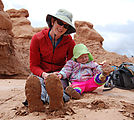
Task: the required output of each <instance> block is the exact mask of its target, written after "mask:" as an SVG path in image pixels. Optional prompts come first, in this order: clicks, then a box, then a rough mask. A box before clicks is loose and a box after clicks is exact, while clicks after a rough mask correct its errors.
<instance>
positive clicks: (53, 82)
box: [45, 74, 64, 111]
mask: <svg viewBox="0 0 134 120" xmlns="http://www.w3.org/2000/svg"><path fill="white" fill-rule="evenodd" d="M45 85H46V90H47V93H48V96H49V109H50V111H54V110H59V109H62V108H63V104H64V102H63V86H62V83H61V80H60V79H59V78H58V77H57V75H55V74H50V75H48V77H47V78H46V80H45Z"/></svg>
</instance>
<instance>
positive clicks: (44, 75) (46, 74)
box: [42, 72, 49, 80]
mask: <svg viewBox="0 0 134 120" xmlns="http://www.w3.org/2000/svg"><path fill="white" fill-rule="evenodd" d="M48 75H49V73H46V72H43V73H42V77H43V78H44V80H45V79H46V78H47V76H48Z"/></svg>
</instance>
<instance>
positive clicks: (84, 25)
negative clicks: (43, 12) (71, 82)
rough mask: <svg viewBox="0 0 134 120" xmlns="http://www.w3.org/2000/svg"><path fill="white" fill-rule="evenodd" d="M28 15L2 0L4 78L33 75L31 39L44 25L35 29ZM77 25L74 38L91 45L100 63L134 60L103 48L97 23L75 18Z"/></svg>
mask: <svg viewBox="0 0 134 120" xmlns="http://www.w3.org/2000/svg"><path fill="white" fill-rule="evenodd" d="M28 16H29V13H28V10H26V9H20V10H15V9H10V10H7V11H4V5H3V3H2V1H1V0H0V78H11V77H12V78H13V77H15V78H20V77H23V78H24V77H27V76H28V75H29V74H30V70H29V47H30V41H31V38H32V36H33V35H34V34H35V33H36V32H39V31H41V30H42V29H43V28H33V27H32V26H31V22H30V21H29V20H28V19H27V17H28ZM44 21H45V20H44ZM75 27H76V34H74V40H75V41H76V43H84V44H85V45H87V47H88V48H89V50H90V52H91V53H92V55H93V57H94V59H95V60H96V61H97V62H99V63H100V62H102V61H104V60H106V61H107V62H108V63H110V64H111V65H116V66H118V65H119V64H121V63H122V62H132V61H131V60H133V59H131V60H130V59H129V58H127V56H126V55H124V56H122V55H119V54H116V53H114V52H108V51H106V50H105V49H104V48H103V41H104V39H103V37H102V36H101V35H100V34H99V33H98V32H96V30H95V29H94V28H93V24H91V23H89V22H85V21H75ZM133 62H134V61H133Z"/></svg>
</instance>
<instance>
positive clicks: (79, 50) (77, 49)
mask: <svg viewBox="0 0 134 120" xmlns="http://www.w3.org/2000/svg"><path fill="white" fill-rule="evenodd" d="M87 53H88V54H89V61H93V56H92V54H91V53H90V52H89V50H88V48H87V47H86V46H85V45H84V44H76V45H75V46H74V49H73V57H72V60H75V59H77V58H78V57H80V56H81V55H82V54H87Z"/></svg>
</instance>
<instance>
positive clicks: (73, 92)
mask: <svg viewBox="0 0 134 120" xmlns="http://www.w3.org/2000/svg"><path fill="white" fill-rule="evenodd" d="M65 92H66V93H67V94H68V95H69V96H70V97H71V98H73V99H80V97H81V95H80V94H79V93H78V92H77V91H76V90H75V89H73V88H72V87H70V86H68V87H67V88H66V89H65Z"/></svg>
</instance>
